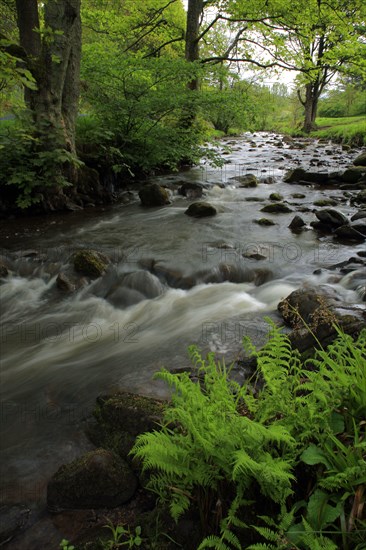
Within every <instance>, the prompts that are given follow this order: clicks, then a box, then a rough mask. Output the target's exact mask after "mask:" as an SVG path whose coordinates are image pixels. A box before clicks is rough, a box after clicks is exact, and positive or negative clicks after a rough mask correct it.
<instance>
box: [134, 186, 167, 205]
mask: <svg viewBox="0 0 366 550" xmlns="http://www.w3.org/2000/svg"><path fill="white" fill-rule="evenodd" d="M139 197H140V201H141V204H142V206H146V207H153V206H164V205H166V204H170V203H171V201H170V195H169V191H168V190H167V189H165V187H162V186H161V185H158V184H157V183H152V184H150V185H146V186H145V187H143V188H142V189H140V191H139Z"/></svg>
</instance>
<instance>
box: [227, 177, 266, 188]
mask: <svg viewBox="0 0 366 550" xmlns="http://www.w3.org/2000/svg"><path fill="white" fill-rule="evenodd" d="M230 179H231V180H234V181H237V182H238V183H239V187H243V188H245V189H246V188H250V187H258V183H259V182H258V178H257V177H256V176H255V175H254V174H245V175H243V176H234V177H233V178H230Z"/></svg>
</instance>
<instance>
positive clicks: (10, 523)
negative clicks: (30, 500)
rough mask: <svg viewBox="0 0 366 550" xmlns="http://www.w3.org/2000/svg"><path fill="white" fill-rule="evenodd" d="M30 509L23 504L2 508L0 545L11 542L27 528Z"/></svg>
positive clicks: (0, 511)
mask: <svg viewBox="0 0 366 550" xmlns="http://www.w3.org/2000/svg"><path fill="white" fill-rule="evenodd" d="M30 512H31V511H30V509H29V508H27V507H26V506H23V505H21V504H17V505H14V506H1V508H0V546H3V545H4V544H6V543H7V542H9V541H10V540H11V539H12V538H13V537H15V536H16V535H19V533H20V532H21V531H23V529H25V528H26V526H27V523H28V520H29V516H30Z"/></svg>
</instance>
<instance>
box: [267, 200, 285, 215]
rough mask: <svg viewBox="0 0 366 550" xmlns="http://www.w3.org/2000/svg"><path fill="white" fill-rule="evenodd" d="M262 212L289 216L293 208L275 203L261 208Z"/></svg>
mask: <svg viewBox="0 0 366 550" xmlns="http://www.w3.org/2000/svg"><path fill="white" fill-rule="evenodd" d="M261 212H269V213H271V214H287V213H288V212H292V210H291V208H289V207H288V206H286V204H283V202H275V203H272V204H267V205H266V206H263V208H261Z"/></svg>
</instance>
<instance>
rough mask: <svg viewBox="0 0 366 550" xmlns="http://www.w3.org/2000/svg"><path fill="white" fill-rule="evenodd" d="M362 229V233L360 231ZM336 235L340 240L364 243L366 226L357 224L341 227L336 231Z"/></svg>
mask: <svg viewBox="0 0 366 550" xmlns="http://www.w3.org/2000/svg"><path fill="white" fill-rule="evenodd" d="M360 229H361V230H362V231H360ZM334 235H335V236H337V237H338V238H339V239H346V240H349V241H356V242H363V241H364V240H365V239H366V226H365V224H362V225H361V224H359V225H357V223H355V224H352V225H351V224H350V225H341V226H340V227H337V228H336V229H335V230H334Z"/></svg>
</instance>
